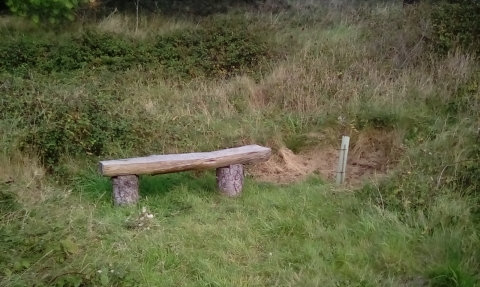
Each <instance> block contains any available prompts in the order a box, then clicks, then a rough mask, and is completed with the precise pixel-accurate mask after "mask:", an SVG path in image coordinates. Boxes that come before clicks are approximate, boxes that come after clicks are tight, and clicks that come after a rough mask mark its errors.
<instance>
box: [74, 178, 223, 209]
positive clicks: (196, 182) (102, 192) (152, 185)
mask: <svg viewBox="0 0 480 287" xmlns="http://www.w3.org/2000/svg"><path fill="white" fill-rule="evenodd" d="M180 187H184V188H187V189H188V190H189V192H191V193H192V194H196V195H198V196H208V195H210V194H212V193H215V192H216V182H215V174H214V173H213V172H205V173H204V174H203V175H201V176H195V175H194V174H193V172H180V173H171V174H161V175H142V176H140V196H141V197H142V198H145V197H149V198H150V199H157V198H163V197H165V196H166V195H167V194H168V193H170V192H175V190H177V189H179V188H180ZM73 188H74V190H76V191H79V192H81V194H82V195H83V196H86V197H87V198H89V199H91V200H93V201H96V202H110V201H111V195H112V193H113V187H112V182H111V179H110V178H109V177H102V176H100V175H99V174H97V173H96V172H95V171H89V172H86V173H85V174H83V175H81V176H79V177H77V179H76V180H75V184H74V186H73Z"/></svg>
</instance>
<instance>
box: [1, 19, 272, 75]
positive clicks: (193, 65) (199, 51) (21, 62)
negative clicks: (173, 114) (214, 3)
mask: <svg viewBox="0 0 480 287" xmlns="http://www.w3.org/2000/svg"><path fill="white" fill-rule="evenodd" d="M247 24H248V23H247V22H246V21H244V20H242V19H240V20H232V21H228V20H222V19H220V20H219V19H211V20H209V21H207V22H206V23H205V24H204V25H203V26H202V27H200V28H198V29H196V30H180V31H176V32H173V33H171V34H167V35H162V36H157V37H156V38H155V39H154V40H153V41H140V40H135V41H134V40H132V39H128V38H126V37H123V36H120V35H115V34H106V33H99V32H95V31H90V30H89V31H86V32H84V33H81V34H79V35H77V36H68V35H67V36H64V37H62V39H58V38H56V39H46V38H45V39H42V40H38V39H36V38H35V37H31V38H30V37H25V38H21V39H19V40H8V41H4V42H1V43H0V72H6V73H10V74H17V75H25V74H27V73H28V72H30V71H34V72H37V73H41V74H52V73H66V72H72V71H76V70H82V69H86V70H93V69H97V70H98V69H108V70H110V71H125V70H128V69H130V68H132V67H135V66H144V67H155V66H159V65H160V66H161V67H162V68H163V69H164V71H165V74H166V76H169V77H175V78H192V77H200V76H202V77H214V76H232V75H235V74H238V73H249V74H254V73H256V72H257V69H258V68H259V67H260V66H261V65H262V64H263V63H265V62H266V60H268V59H269V58H271V57H273V55H274V54H273V52H272V51H271V50H270V49H269V46H268V44H267V42H266V41H265V40H262V36H261V35H262V34H261V33H260V31H258V30H253V29H248V28H246V27H245V26H246V25H247Z"/></svg>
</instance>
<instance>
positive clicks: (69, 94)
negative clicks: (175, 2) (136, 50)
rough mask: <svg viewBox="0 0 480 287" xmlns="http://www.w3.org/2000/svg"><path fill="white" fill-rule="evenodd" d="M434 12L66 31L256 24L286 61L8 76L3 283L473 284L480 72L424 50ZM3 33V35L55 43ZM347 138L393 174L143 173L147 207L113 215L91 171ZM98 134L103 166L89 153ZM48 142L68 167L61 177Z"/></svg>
mask: <svg viewBox="0 0 480 287" xmlns="http://www.w3.org/2000/svg"><path fill="white" fill-rule="evenodd" d="M310 2H311V3H310ZM424 11H425V10H422V9H421V7H420V8H419V9H418V10H414V11H413V12H412V11H410V12H411V13H408V14H405V13H404V11H403V10H402V9H401V7H399V5H397V4H396V3H384V4H362V5H357V4H352V3H349V2H346V1H344V2H331V3H329V5H323V4H319V3H316V2H312V1H296V2H295V3H292V6H291V8H290V9H287V10H285V11H280V12H275V13H273V12H268V11H264V12H252V11H240V12H239V11H236V13H233V12H232V13H231V14H227V15H216V16H212V17H209V18H208V17H207V18H202V21H197V20H198V19H196V20H192V19H188V18H176V19H173V18H171V17H166V16H155V17H147V16H143V15H142V16H141V21H140V23H139V28H138V30H137V29H136V28H135V26H136V25H135V24H136V23H135V20H134V17H132V16H128V15H120V13H115V14H112V15H110V16H109V17H107V18H104V19H100V20H98V21H91V22H90V23H88V24H85V25H83V26H82V25H79V24H78V25H77V24H73V25H72V26H69V27H64V29H62V30H61V31H60V32H59V35H56V36H58V38H59V39H64V38H65V39H71V36H72V35H77V34H79V35H80V34H81V33H83V31H84V30H85V29H86V27H89V28H91V29H93V30H95V31H103V32H108V33H113V35H115V36H113V37H118V38H121V37H127V38H133V39H135V41H138V42H139V43H143V42H145V43H149V42H148V41H151V39H156V37H163V36H169V35H172V33H173V34H174V33H180V34H181V33H182V31H184V30H185V29H187V30H188V29H190V28H192V27H195V28H197V29H201V28H202V25H210V24H212V23H213V24H215V23H217V21H220V20H222V21H224V20H225V19H226V21H227V22H228V23H232V24H231V25H233V26H232V27H236V28H238V27H237V26H235V25H238V23H247V24H248V27H251V28H252V31H253V32H252V33H259V32H258V31H257V30H255V28H260V29H261V33H262V34H261V35H262V36H264V38H265V41H266V43H268V47H269V48H270V49H271V51H272V55H274V57H272V58H270V59H269V61H268V63H263V64H261V65H260V66H259V67H258V69H256V68H254V69H253V70H256V72H255V73H248V72H242V73H238V74H236V75H235V76H233V77H227V78H226V77H214V78H212V77H209V78H207V77H196V78H195V77H194V78H189V79H184V78H181V77H171V72H169V71H165V70H162V68H161V67H150V68H146V67H135V66H132V67H129V68H126V69H123V68H122V69H119V70H116V71H112V70H109V69H108V68H105V67H103V66H100V67H96V68H95V69H93V68H92V69H80V70H74V71H68V72H65V73H52V74H42V73H40V72H37V71H36V70H35V69H25V70H22V71H20V72H18V73H17V74H15V73H8V72H3V74H1V76H0V93H3V95H4V97H2V98H0V226H1V227H0V241H1V242H0V243H1V244H0V285H1V286H172V285H177V286H232V285H234V286H435V287H437V286H438V287H439V286H448V287H450V286H462V287H471V286H478V284H479V276H480V275H479V273H478V270H479V268H480V262H479V259H478V258H480V249H479V247H478V242H480V238H479V234H478V230H479V229H478V227H479V224H478V222H479V221H478V218H479V217H478V214H479V213H478V210H479V209H478V206H479V202H480V201H479V200H478V184H479V183H480V182H479V181H478V178H480V174H479V173H478V170H479V169H478V162H480V161H479V158H480V149H478V143H477V142H476V139H477V133H478V131H477V128H478V110H479V107H478V103H480V101H478V99H479V96H480V92H479V89H478V87H479V83H480V77H479V75H480V73H479V71H480V70H479V66H478V62H477V61H476V60H475V58H473V57H472V56H470V55H468V54H464V53H462V52H461V51H458V52H454V53H453V52H452V53H451V54H449V55H447V56H445V57H439V56H437V55H435V54H433V53H432V52H431V50H429V46H428V43H425V42H424V41H423V40H422V35H424V34H425V33H428V29H429V23H428V17H426V16H425V14H424ZM229 19H230V20H229ZM239 19H240V20H241V21H240V22H238V21H239ZM0 21H1V23H0V37H5V39H8V41H12V42H14V41H17V40H19V39H23V40H25V41H27V42H28V41H29V40H28V39H34V40H35V39H50V37H52V33H51V32H48V31H43V30H41V29H40V28H38V27H35V26H33V25H31V24H29V23H26V22H24V21H22V20H19V19H16V18H13V17H2V18H0ZM235 21H237V22H235ZM242 21H243V22H242ZM218 23H224V22H218ZM235 23H237V24H235ZM242 29H243V26H242ZM69 37H70V38H69ZM187 40H188V39H187ZM64 41H67V40H64ZM142 41H143V42H142ZM6 43H7V42H6ZM62 43H64V44H65V43H66V44H68V43H69V42H62ZM238 43H240V44H239V45H243V44H245V41H244V42H241V41H239V42H238ZM242 43H243V44H242ZM236 44H237V42H236ZM5 45H7V44H5ZM246 45H248V43H246ZM1 47H4V46H1V44H0V48H1ZM122 47H123V46H122ZM140 47H142V46H140ZM108 49H109V47H106V50H108ZM112 49H113V48H112ZM0 51H1V49H0ZM137 56H138V57H140V54H138V55H137ZM235 57H240V59H241V57H243V55H242V54H241V53H239V54H238V55H236V56H235ZM185 59H187V60H189V59H190V58H188V57H186V58H185ZM121 60H122V59H121V57H117V58H114V60H112V61H113V62H114V63H120V64H122V62H121ZM190 60H192V59H190ZM193 60H194V59H193ZM193 60H192V61H193ZM197 60H198V59H197ZM107 63H109V62H108V61H107ZM179 63H180V64H179V65H182V63H181V61H180V62H179ZM177 64H178V63H177ZM120 66H121V65H120ZM122 67H123V66H122ZM0 69H1V67H0ZM80 119H81V120H80ZM84 119H85V120H84ZM339 119H341V120H339ZM99 127H100V128H99ZM99 129H100V132H99ZM64 131H65V132H64ZM309 134H315V135H319V136H318V137H315V139H314V140H312V137H309V136H308V135H309ZM28 135H30V136H32V135H33V136H34V139H35V140H36V141H34V142H33V144H32V143H30V145H31V146H33V147H34V148H33V149H25V148H24V147H25V142H26V141H27V140H26V139H28V137H27V136H28ZM90 135H93V136H90ZM104 135H108V136H105V137H104ZM341 135H349V136H350V137H351V151H350V152H349V157H350V158H352V159H358V160H359V162H360V163H363V164H365V165H368V162H366V161H367V159H368V156H369V155H372V154H380V155H381V157H382V161H383V162H385V163H387V164H388V165H389V166H390V168H391V170H390V172H389V173H388V174H387V175H386V176H385V178H384V180H382V181H379V182H377V181H367V182H365V185H362V186H354V187H342V188H340V187H338V186H334V185H332V184H331V183H330V182H329V181H328V180H326V179H324V178H319V177H318V176H316V175H311V176H310V177H308V178H305V179H303V180H301V181H299V182H297V183H293V184H291V185H277V184H275V183H268V182H259V181H257V180H255V176H249V177H248V178H247V181H246V184H245V190H244V193H243V195H242V196H241V197H239V198H235V199H229V198H224V197H221V196H220V195H218V194H217V193H216V191H215V189H214V187H215V177H214V174H213V172H211V171H209V172H206V173H203V174H200V175H198V174H194V173H189V172H185V173H178V174H170V175H162V176H144V177H141V181H140V185H141V186H140V189H141V196H142V199H141V202H140V203H139V204H138V205H137V206H133V207H126V208H114V207H113V206H112V205H111V197H110V196H111V184H110V182H109V180H108V179H106V178H102V177H100V176H98V175H97V173H96V171H95V170H94V169H95V164H96V162H97V161H98V160H99V159H106V158H125V157H130V156H139V155H146V154H159V153H171V152H193V151H202V150H212V149H217V148H224V147H228V146H235V145H241V144H248V143H257V144H263V145H268V146H271V147H273V150H274V153H275V156H277V151H278V150H279V149H282V148H283V147H284V146H287V147H288V148H290V149H291V150H293V151H294V152H295V153H298V154H301V152H302V151H303V150H305V149H307V148H308V149H313V150H315V149H320V150H321V149H323V148H325V147H326V146H327V147H330V146H331V145H332V144H333V146H334V148H337V145H338V144H339V138H341ZM59 138H60V139H59ZM92 142H93V144H92ZM95 142H101V143H102V145H103V146H102V149H101V151H100V152H99V153H98V154H95V152H94V151H93V149H86V148H85V149H84V147H85V146H88V145H89V144H91V146H95ZM56 146H58V147H60V148H55V147H56ZM45 150H48V151H49V152H56V154H55V156H58V158H57V159H58V162H56V163H55V164H54V167H55V168H54V169H53V170H52V169H49V168H47V167H46V166H45V165H44V164H42V158H41V157H40V156H39V154H42V152H44V153H43V155H45V154H48V153H45ZM319 160H320V161H321V160H322V159H321V158H319ZM283 164H285V165H287V164H288V163H283ZM267 172H268V171H267ZM347 172H348V170H347ZM253 175H255V173H253ZM151 215H153V217H152V216H151Z"/></svg>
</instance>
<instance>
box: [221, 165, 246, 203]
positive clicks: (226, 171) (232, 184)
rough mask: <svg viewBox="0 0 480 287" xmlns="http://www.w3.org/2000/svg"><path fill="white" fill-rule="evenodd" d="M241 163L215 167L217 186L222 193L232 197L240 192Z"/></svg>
mask: <svg viewBox="0 0 480 287" xmlns="http://www.w3.org/2000/svg"><path fill="white" fill-rule="evenodd" d="M244 176H245V174H244V173H243V164H232V165H230V166H226V167H219V168H217V186H218V189H219V190H220V192H221V193H222V194H224V195H227V196H230V197H233V196H238V195H240V193H242V188H243V180H244Z"/></svg>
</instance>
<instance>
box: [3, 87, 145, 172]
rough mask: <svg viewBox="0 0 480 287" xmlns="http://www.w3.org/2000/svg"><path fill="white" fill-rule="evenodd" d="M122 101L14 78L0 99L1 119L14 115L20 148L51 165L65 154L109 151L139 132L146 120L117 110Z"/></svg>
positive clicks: (124, 144)
mask: <svg viewBox="0 0 480 287" xmlns="http://www.w3.org/2000/svg"><path fill="white" fill-rule="evenodd" d="M42 90H43V91H42ZM39 91H42V92H39ZM20 94H21V95H22V96H21V97H19V96H18V95H20ZM121 101H122V99H121V98H119V97H118V96H116V95H115V94H107V93H105V92H103V93H102V92H100V91H97V90H95V89H94V90H92V91H90V92H84V93H79V94H78V95H68V96H65V95H61V94H58V92H56V91H54V90H52V89H49V88H46V89H45V87H39V86H38V84H35V83H32V82H30V81H27V80H24V81H12V84H11V87H10V88H9V90H7V92H6V93H5V94H4V95H2V99H1V100H0V120H8V119H16V120H17V121H18V123H17V125H18V128H19V129H21V130H22V131H23V132H22V134H21V136H20V139H19V146H20V149H21V150H23V151H27V152H31V153H35V154H37V155H39V157H40V159H41V161H42V163H43V164H44V166H46V167H47V169H48V170H49V171H55V168H56V167H57V164H58V163H59V162H60V159H61V158H62V157H63V156H80V155H81V156H87V157H88V156H100V155H108V154H111V153H112V152H113V150H114V149H116V148H121V149H128V148H130V147H131V146H133V145H135V143H138V142H139V141H140V140H141V138H143V137H141V136H139V134H143V133H144V132H146V131H145V130H144V129H146V128H145V127H146V126H148V124H145V125H143V124H144V123H141V124H140V123H137V120H144V119H142V115H139V118H128V117H127V115H124V114H121V113H119V112H115V106H116V105H118V104H119V102H121ZM114 143H115V144H114Z"/></svg>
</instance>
